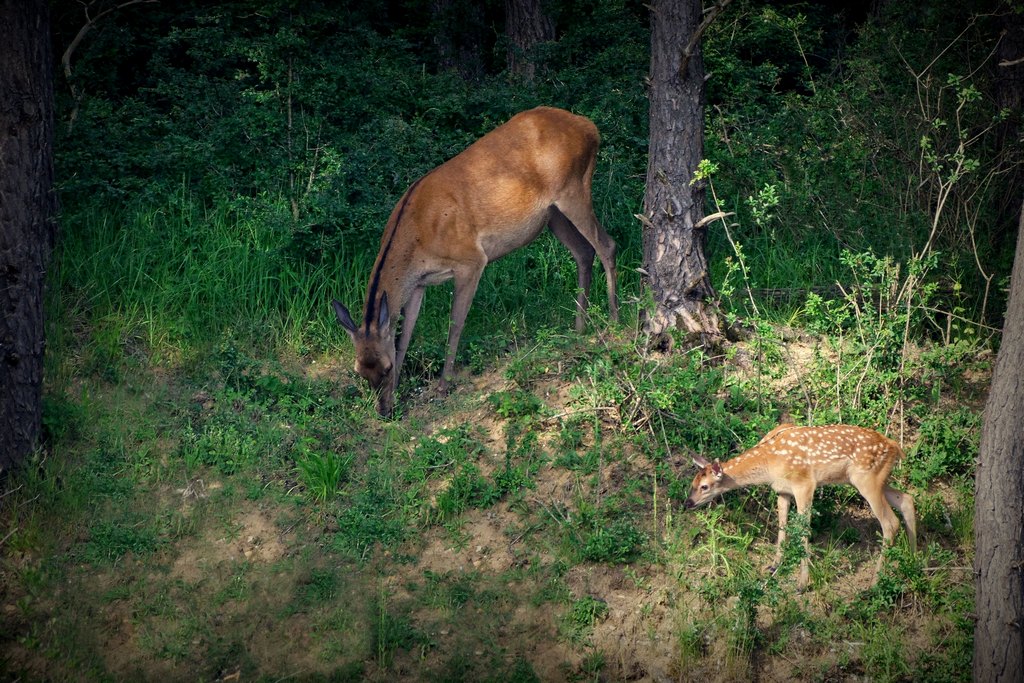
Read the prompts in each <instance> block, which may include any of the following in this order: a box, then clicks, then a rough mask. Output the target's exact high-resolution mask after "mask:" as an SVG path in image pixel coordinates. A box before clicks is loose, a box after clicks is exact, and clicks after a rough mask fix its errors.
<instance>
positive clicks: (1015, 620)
mask: <svg viewBox="0 0 1024 683" xmlns="http://www.w3.org/2000/svg"><path fill="white" fill-rule="evenodd" d="M1022 425H1024V213H1021V217H1020V221H1019V224H1018V234H1017V255H1016V257H1015V258H1014V263H1013V277H1012V282H1011V285H1010V302H1009V305H1008V306H1007V309H1006V323H1005V324H1004V326H1003V339H1002V345H1001V347H1000V349H999V356H998V358H997V359H996V368H995V373H994V374H993V376H992V387H991V390H990V393H989V397H988V402H987V403H986V404H985V422H984V424H983V426H982V428H981V447H980V452H979V454H978V470H977V473H976V475H975V498H974V543H975V552H974V577H975V612H976V613H977V615H978V621H977V622H976V623H975V625H974V680H975V681H978V683H995V682H996V681H1006V682H1007V683H1010V682H1011V681H1012V682H1013V683H1017V682H1018V681H1024V640H1022V638H1021V628H1022V621H1021V620H1022V619H1024V565H1022V563H1024V550H1022V549H1024V429H1022V428H1021V426H1022Z"/></svg>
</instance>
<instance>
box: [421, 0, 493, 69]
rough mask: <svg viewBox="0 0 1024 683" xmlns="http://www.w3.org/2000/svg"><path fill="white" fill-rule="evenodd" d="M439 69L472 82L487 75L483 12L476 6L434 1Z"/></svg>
mask: <svg viewBox="0 0 1024 683" xmlns="http://www.w3.org/2000/svg"><path fill="white" fill-rule="evenodd" d="M430 11H431V13H432V14H433V20H434V22H433V23H434V26H435V27H436V28H435V34H434V45H435V46H436V47H437V53H438V65H439V66H440V67H441V68H442V69H445V70H450V71H456V72H458V73H459V75H460V76H462V77H463V78H465V79H466V80H469V81H474V80H478V79H480V78H481V77H482V76H483V75H484V61H483V53H484V37H483V31H484V29H485V25H484V12H483V6H482V5H481V4H480V3H476V2H463V1H460V0H431V2H430Z"/></svg>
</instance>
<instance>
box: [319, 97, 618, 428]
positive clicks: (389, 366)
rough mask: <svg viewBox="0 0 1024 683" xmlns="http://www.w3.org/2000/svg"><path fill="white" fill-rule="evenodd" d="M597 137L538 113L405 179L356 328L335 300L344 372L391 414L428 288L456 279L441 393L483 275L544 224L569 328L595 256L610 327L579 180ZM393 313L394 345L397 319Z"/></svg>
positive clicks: (570, 117)
mask: <svg viewBox="0 0 1024 683" xmlns="http://www.w3.org/2000/svg"><path fill="white" fill-rule="evenodd" d="M598 142H599V136H598V132H597V127H596V126H594V124H593V123H592V122H591V121H590V120H588V119H586V118H583V117H582V116H576V115H574V114H571V113H569V112H567V111H563V110H561V109H552V108H549V107H538V108H537V109H531V110H530V111H526V112H522V113H520V114H517V115H516V116H514V117H512V118H511V119H510V120H509V121H508V122H507V123H505V124H503V125H501V126H499V127H498V128H495V129H494V130H493V131H491V132H490V133H488V134H487V135H485V136H483V137H482V138H480V139H479V140H477V141H476V142H474V143H473V144H472V145H470V146H469V147H467V148H466V149H465V150H464V151H462V152H461V153H460V154H459V155H457V156H455V157H453V158H452V159H450V160H448V161H447V162H445V163H444V164H442V165H440V166H438V167H437V168H435V169H434V170H433V171H430V172H429V173H428V174H427V175H425V176H423V177H422V178H420V179H419V180H417V181H416V182H414V183H413V184H412V185H411V186H410V187H409V189H408V190H406V192H405V194H404V195H403V196H402V198H401V199H400V200H399V201H398V204H397V205H396V206H395V208H394V209H393V210H392V212H391V217H390V218H389V219H388V222H387V225H386V226H385V228H384V235H383V237H382V238H381V246H380V252H379V253H378V254H377V261H376V263H374V266H373V271H372V273H371V275H370V281H369V284H368V286H367V292H366V304H365V307H364V309H363V322H362V325H357V324H356V323H355V322H354V321H353V320H352V316H351V315H349V312H348V309H346V308H345V307H344V306H343V305H341V304H340V303H338V302H337V301H334V302H333V306H334V311H335V313H336V314H337V316H338V321H339V322H340V323H341V325H342V327H344V328H345V330H347V331H348V333H349V336H350V337H351V338H352V342H353V343H354V344H355V350H356V363H355V369H356V372H358V373H359V374H360V375H362V376H363V377H364V378H365V379H366V380H367V381H368V382H369V383H370V386H372V387H373V388H374V389H375V390H377V392H378V397H377V411H378V412H379V413H380V414H381V415H384V416H390V415H391V413H392V411H393V410H394V403H395V389H396V387H397V386H398V373H399V370H400V369H401V367H402V360H403V359H404V358H405V352H406V350H408V348H409V340H410V339H411V338H412V331H413V328H415V326H416V318H417V316H418V315H419V312H420V306H421V304H422V303H423V294H424V290H425V289H426V288H427V286H429V285H436V284H440V283H442V282H444V281H446V280H450V279H454V280H455V299H454V301H453V302H452V312H451V325H450V327H449V330H448V353H447V355H446V356H445V360H444V369H443V370H442V372H441V380H440V383H439V385H438V389H439V391H440V392H441V393H442V394H444V393H446V392H447V391H448V383H449V381H450V380H451V376H452V370H453V368H454V365H455V352H456V349H457V348H458V345H459V336H460V335H461V334H462V328H463V325H464V324H465V322H466V314H467V313H468V312H469V307H470V304H471V303H472V302H473V296H474V295H475V294H476V289H477V285H478V284H479V282H480V275H481V274H482V273H483V270H484V267H485V266H486V265H487V264H488V263H490V262H491V261H494V260H495V259H498V258H501V257H502V256H504V255H506V254H508V253H509V252H511V251H513V250H515V249H518V248H519V247H522V246H524V245H526V244H528V243H530V242H532V241H533V240H534V238H536V237H537V235H539V234H540V232H541V230H543V229H544V226H545V225H547V226H548V227H549V228H550V229H551V232H553V233H554V235H555V237H557V238H558V240H559V241H560V242H561V243H562V244H564V245H565V246H566V247H568V249H569V251H570V252H571V253H572V257H573V259H575V261H576V269H577V277H578V280H577V285H578V291H577V296H576V330H577V331H578V332H580V331H582V330H583V327H584V314H585V313H586V310H587V305H588V298H587V292H588V291H589V290H590V281H591V276H592V274H593V268H594V254H595V252H596V253H597V255H598V257H599V258H600V259H601V264H602V265H603V266H604V271H605V276H606V278H607V280H608V307H609V314H610V317H611V319H612V320H618V300H617V298H616V294H615V242H614V241H613V240H612V238H611V237H609V236H608V233H606V232H605V231H604V228H602V227H601V224H600V223H598V221H597V217H596V216H595V215H594V209H593V206H592V205H591V199H590V183H591V178H592V177H593V175H594V165H595V163H596V158H597V148H598ZM398 311H401V313H402V316H403V321H402V335H401V337H400V338H399V340H398V343H397V346H396V344H395V327H396V322H397V321H396V317H397V316H396V315H395V314H396V313H397V312H398Z"/></svg>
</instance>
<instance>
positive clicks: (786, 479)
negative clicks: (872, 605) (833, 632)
mask: <svg viewBox="0 0 1024 683" xmlns="http://www.w3.org/2000/svg"><path fill="white" fill-rule="evenodd" d="M902 456H903V451H902V449H900V447H899V445H897V444H896V442H894V441H891V440H890V439H887V438H885V437H884V436H882V435H881V434H879V433H878V432H875V431H872V430H870V429H864V428H863V427H854V426H851V425H828V426H824V427H797V426H795V425H792V424H782V425H779V426H778V427H776V428H775V429H773V430H771V431H770V432H768V434H766V435H765V437H764V438H763V439H761V441H760V442H758V444H757V445H756V446H754V447H753V448H751V449H750V450H748V451H746V452H744V453H742V454H740V455H738V456H736V457H735V458H733V459H731V460H728V461H726V462H724V463H721V462H719V461H718V460H715V461H714V462H708V461H707V459H706V458H703V457H701V456H699V455H698V456H696V457H694V459H693V461H694V463H695V464H696V465H697V466H698V467H700V468H701V471H700V472H699V473H698V474H697V476H696V477H695V478H694V480H693V484H692V485H691V486H690V497H689V498H687V499H686V502H685V503H684V504H683V506H684V507H685V508H686V509H690V508H694V507H697V506H698V505H703V504H704V503H707V502H708V501H710V500H712V499H713V498H715V497H717V496H719V495H721V494H723V493H725V492H726V491H731V490H733V489H737V488H743V487H746V486H753V485H755V484H770V485H771V487H772V488H773V489H774V490H775V491H776V492H777V493H778V494H779V496H778V506H779V537H778V541H777V542H776V546H775V562H774V566H775V567H778V566H779V563H780V562H782V544H783V543H784V542H785V540H786V521H787V518H788V516H789V506H790V502H791V501H792V500H795V501H796V509H797V511H798V512H800V513H801V514H805V515H807V516H808V518H810V514H811V501H812V500H813V498H814V489H815V488H817V487H818V486H819V485H821V484H853V486H854V487H855V488H856V489H857V491H859V492H860V495H862V496H863V497H864V500H866V501H867V502H868V505H870V506H871V512H873V513H874V515H875V517H876V518H877V519H878V523H879V524H881V525H882V546H883V548H884V547H885V546H887V545H888V544H890V543H891V542H892V540H893V538H894V537H895V536H896V533H897V532H898V531H899V528H900V524H899V520H897V519H896V515H895V514H893V511H892V508H891V507H890V506H892V507H896V508H898V509H899V511H900V514H901V515H902V516H903V521H904V523H905V524H906V526H907V539H908V541H909V543H910V550H911V552H917V531H916V518H915V515H914V499H913V498H912V497H911V496H910V495H909V494H907V493H903V492H902V491H898V490H896V489H894V488H893V487H891V486H889V484H888V483H887V482H888V479H889V473H890V472H891V471H892V468H893V466H894V465H895V464H896V461H897V460H899V459H900V458H901V457H902ZM804 549H805V551H806V552H805V555H804V559H803V561H802V562H801V563H800V575H799V577H798V579H797V586H798V588H799V589H800V590H803V589H804V588H806V587H807V583H808V578H809V571H808V556H809V554H810V546H809V544H808V542H807V538H806V537H805V538H804ZM881 566H882V557H881V556H879V558H878V564H877V566H876V567H875V578H876V579H877V575H878V570H879V569H880V568H881Z"/></svg>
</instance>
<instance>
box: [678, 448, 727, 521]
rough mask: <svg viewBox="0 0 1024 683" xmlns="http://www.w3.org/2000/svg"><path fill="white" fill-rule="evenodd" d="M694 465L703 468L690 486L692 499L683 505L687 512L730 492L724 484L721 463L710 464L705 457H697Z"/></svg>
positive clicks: (694, 457)
mask: <svg viewBox="0 0 1024 683" xmlns="http://www.w3.org/2000/svg"><path fill="white" fill-rule="evenodd" d="M693 464H695V465H696V466H697V467H699V468H701V471H700V472H698V473H697V476H696V477H694V479H693V483H692V484H691V485H690V497H689V498H687V499H686V502H684V503H683V507H684V508H686V509H687V510H689V509H691V508H695V507H697V506H698V505H703V504H704V503H707V502H708V501H710V500H712V499H714V498H715V497H716V496H719V495H721V494H722V493H725V492H726V491H727V490H728V488H727V487H725V486H723V484H722V480H723V478H724V477H725V473H724V472H722V463H721V462H719V461H718V460H715V461H714V462H709V461H708V459H707V458H705V457H704V456H702V455H695V456H693Z"/></svg>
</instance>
